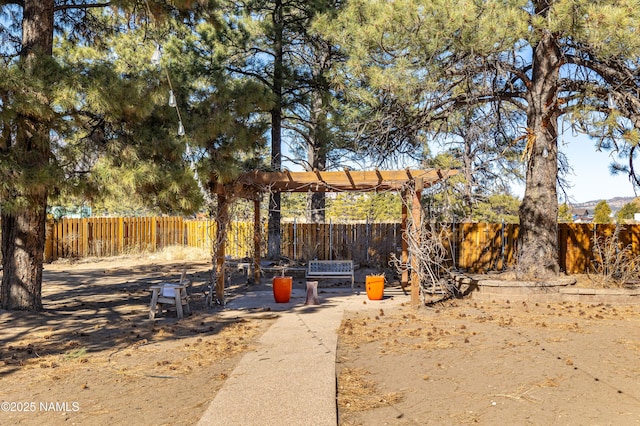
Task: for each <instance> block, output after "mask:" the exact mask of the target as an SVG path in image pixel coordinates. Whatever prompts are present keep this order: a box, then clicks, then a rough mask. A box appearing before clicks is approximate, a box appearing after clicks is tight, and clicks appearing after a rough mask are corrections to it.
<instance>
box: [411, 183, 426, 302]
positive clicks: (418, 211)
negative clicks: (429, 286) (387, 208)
mask: <svg viewBox="0 0 640 426" xmlns="http://www.w3.org/2000/svg"><path fill="white" fill-rule="evenodd" d="M414 182H415V186H414V192H413V199H412V200H411V220H412V221H413V226H412V229H411V232H412V233H413V238H412V240H413V241H415V243H416V245H419V244H420V230H421V229H422V207H421V205H420V197H421V195H422V190H423V189H424V182H423V180H422V178H417V179H415V181H414ZM418 268H419V264H418V257H417V256H416V255H415V253H414V255H413V256H411V270H412V272H411V305H412V306H414V307H415V306H418V305H420V277H419V276H418V273H417V271H418Z"/></svg>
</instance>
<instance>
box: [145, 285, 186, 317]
mask: <svg viewBox="0 0 640 426" xmlns="http://www.w3.org/2000/svg"><path fill="white" fill-rule="evenodd" d="M149 289H150V290H151V291H152V293H151V303H150V304H149V319H154V318H155V317H156V309H157V308H158V305H160V313H162V305H164V304H167V305H175V307H176V313H177V315H178V319H182V318H183V317H184V315H183V309H182V306H183V305H184V312H186V313H187V314H190V313H191V308H189V296H188V295H187V286H186V285H184V284H170V283H163V284H157V285H152V286H151V287H149Z"/></svg>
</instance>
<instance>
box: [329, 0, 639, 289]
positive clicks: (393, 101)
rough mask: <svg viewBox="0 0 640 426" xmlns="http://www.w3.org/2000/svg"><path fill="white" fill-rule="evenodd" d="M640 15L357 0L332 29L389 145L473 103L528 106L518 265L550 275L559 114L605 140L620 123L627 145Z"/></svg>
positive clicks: (626, 6)
mask: <svg viewBox="0 0 640 426" xmlns="http://www.w3.org/2000/svg"><path fill="white" fill-rule="evenodd" d="M639 18H640V2H638V1H634V0H624V1H613V0H603V1H597V2H592V1H587V0H529V1H525V0H506V1H503V0H501V1H498V0H488V1H483V2H478V1H473V0H452V1H445V0H436V1H426V0H396V1H394V2H384V1H376V0H354V1H351V2H349V3H348V5H347V6H346V8H345V10H344V13H343V14H342V18H341V19H339V20H334V21H333V22H327V23H325V24H326V27H325V28H326V29H327V30H326V32H327V34H330V35H332V36H333V37H334V38H335V40H336V42H337V43H338V44H339V45H340V46H343V47H345V48H347V49H348V52H349V54H350V60H349V69H348V71H347V72H345V74H344V75H348V76H350V78H351V80H352V81H353V84H352V86H353V87H355V90H356V92H355V93H359V97H358V99H359V100H361V101H362V100H364V101H366V102H367V105H368V106H369V117H370V118H371V119H370V120H369V122H368V123H367V124H368V126H369V128H370V129H372V130H371V132H370V133H371V134H377V136H378V140H379V141H385V142H386V146H394V147H398V148H399V149H402V148H403V147H404V149H405V150H406V149H408V147H409V146H412V145H415V143H416V141H418V140H419V139H420V136H421V135H422V134H424V133H425V132H426V133H428V134H429V133H433V132H442V131H445V132H446V130H447V125H446V124H444V123H447V121H448V120H449V119H450V117H452V116H453V115H454V114H455V112H456V111H457V110H459V109H460V108H465V107H468V106H470V105H476V106H482V105H491V109H492V110H493V111H494V114H496V115H497V116H498V117H499V118H500V119H502V120H506V119H509V118H510V117H508V116H506V115H503V114H502V111H504V108H506V107H507V105H508V108H515V109H518V110H519V111H521V112H522V114H521V116H520V117H515V119H516V120H517V121H516V122H515V123H514V125H515V126H520V128H521V129H522V134H521V136H520V137H521V139H522V140H523V141H525V143H526V148H525V156H524V158H525V160H526V188H525V194H524V199H523V201H522V204H521V206H520V211H519V216H520V227H521V228H520V237H519V238H520V244H519V250H520V252H519V257H518V259H519V263H518V272H519V274H520V276H521V277H529V278H541V277H546V276H549V275H554V274H557V273H558V271H559V266H558V246H557V227H556V224H557V215H558V197H557V182H558V167H559V157H558V143H557V142H558V141H557V139H558V123H559V120H560V119H561V118H564V119H567V120H570V121H571V122H572V123H573V124H574V125H575V126H576V129H578V130H582V131H585V132H587V133H589V134H592V135H595V136H599V137H601V138H602V139H603V140H605V139H607V138H609V140H611V136H612V135H613V134H614V133H615V132H614V129H615V130H616V132H617V135H620V134H621V135H622V136H623V138H622V139H620V138H619V139H616V141H617V143H619V144H624V143H630V144H631V145H629V144H627V146H633V143H634V140H637V135H638V127H640V120H638V117H640V116H639V115H638V106H639V105H640V102H639V101H640V99H639V97H638V95H637V93H638V90H637V89H638V85H639V82H640V78H639V77H640V74H639V72H638V57H640V55H639V53H640V41H639V40H638V39H637V37H635V36H634V34H636V33H637V32H638V31H639V30H640V19H639ZM609 98H611V100H612V102H611V103H609V102H608V100H609ZM610 104H615V106H616V107H615V108H609V106H610ZM615 118H617V120H615ZM625 119H626V120H625ZM607 123H608V124H609V126H607ZM621 127H623V128H624V129H625V132H620V128H621ZM376 132H377V133H376ZM388 141H392V142H393V143H394V144H392V145H389V143H388ZM374 142H375V141H374ZM614 148H615V145H614ZM618 148H620V146H619V145H618Z"/></svg>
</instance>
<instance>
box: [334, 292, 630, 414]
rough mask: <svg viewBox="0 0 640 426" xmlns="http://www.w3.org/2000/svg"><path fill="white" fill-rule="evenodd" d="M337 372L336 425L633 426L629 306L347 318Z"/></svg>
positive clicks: (459, 307)
mask: <svg viewBox="0 0 640 426" xmlns="http://www.w3.org/2000/svg"><path fill="white" fill-rule="evenodd" d="M369 303H373V302H369ZM337 362H338V364H337V373H338V405H339V418H340V424H341V425H425V424H433V425H458V424H484V425H497V424H517V425H551V424H557V425H638V424H640V306H611V305H602V304H600V305H583V304H580V303H562V304H549V305H547V304H544V305H542V304H533V305H527V304H526V303H522V302H520V303H484V304H482V303H478V302H474V301H473V300H466V299H465V300H455V301H452V302H447V303H443V304H440V305H437V306H436V307H433V308H421V309H419V310H415V309H413V308H410V307H408V306H403V307H401V308H398V309H397V310H393V311H391V312H384V311H383V310H380V311H379V312H375V313H374V314H371V313H368V314H367V313H363V312H351V313H349V314H348V315H345V319H344V320H343V323H342V326H341V330H340V337H339V348H338V356H337Z"/></svg>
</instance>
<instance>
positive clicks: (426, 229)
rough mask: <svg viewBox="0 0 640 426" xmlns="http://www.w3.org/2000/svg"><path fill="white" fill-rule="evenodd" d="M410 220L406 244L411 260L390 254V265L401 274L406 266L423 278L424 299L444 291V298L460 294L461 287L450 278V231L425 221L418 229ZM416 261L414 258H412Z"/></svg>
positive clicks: (421, 283) (421, 279) (422, 293)
mask: <svg viewBox="0 0 640 426" xmlns="http://www.w3.org/2000/svg"><path fill="white" fill-rule="evenodd" d="M416 228H417V227H416V224H414V223H411V224H410V225H409V227H408V229H410V230H411V231H410V232H407V237H406V238H407V243H408V248H409V257H410V260H409V262H408V264H406V265H405V264H404V263H403V262H402V260H401V259H398V257H397V256H396V255H395V254H392V255H391V260H390V262H389V263H390V265H391V266H392V267H393V268H395V269H396V270H397V271H398V273H400V274H402V272H403V271H404V270H406V269H409V271H410V272H411V273H412V274H417V276H418V279H419V281H420V292H421V296H422V298H423V300H425V301H426V298H427V295H432V294H442V295H444V296H445V297H450V296H457V295H458V289H457V287H456V284H455V282H454V281H453V280H452V279H451V270H452V267H453V262H452V256H451V251H450V250H449V249H448V248H447V247H451V244H449V240H450V232H449V230H448V229H446V228H445V227H442V226H438V224H436V223H432V222H427V221H425V222H422V223H421V224H420V227H419V228H418V229H416ZM412 260H413V261H412Z"/></svg>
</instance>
